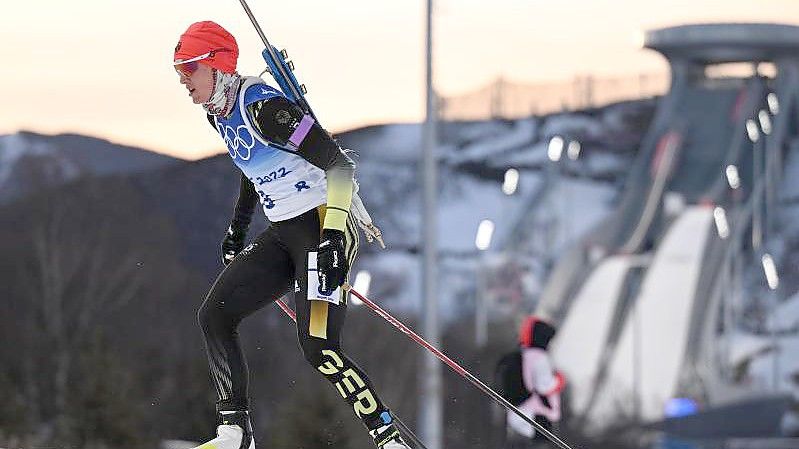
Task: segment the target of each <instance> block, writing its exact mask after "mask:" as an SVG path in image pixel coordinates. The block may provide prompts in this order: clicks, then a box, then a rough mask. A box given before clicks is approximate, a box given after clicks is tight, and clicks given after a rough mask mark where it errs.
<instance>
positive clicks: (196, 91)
mask: <svg viewBox="0 0 799 449" xmlns="http://www.w3.org/2000/svg"><path fill="white" fill-rule="evenodd" d="M213 70H214V69H213V68H211V66H209V65H206V64H203V63H202V62H201V63H199V64H197V70H195V71H194V72H193V73H192V74H191V75H188V76H187V75H186V74H185V73H180V72H178V73H179V74H180V84H183V85H184V86H186V89H187V90H188V91H189V96H191V100H192V101H193V102H194V104H202V103H205V102H207V101H208V100H210V99H211V93H212V92H213V90H214V75H213Z"/></svg>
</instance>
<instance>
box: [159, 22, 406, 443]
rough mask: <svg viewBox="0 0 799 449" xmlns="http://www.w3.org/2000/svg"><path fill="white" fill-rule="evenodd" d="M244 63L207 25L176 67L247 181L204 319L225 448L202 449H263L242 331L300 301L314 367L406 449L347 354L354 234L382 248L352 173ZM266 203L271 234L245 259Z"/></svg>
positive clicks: (300, 322) (186, 36)
mask: <svg viewBox="0 0 799 449" xmlns="http://www.w3.org/2000/svg"><path fill="white" fill-rule="evenodd" d="M237 58H238V46H237V44H236V40H235V39H234V37H233V36H232V35H231V34H230V33H229V32H228V31H226V30H225V29H224V28H222V27H221V26H219V25H218V24H216V23H214V22H210V21H206V22H198V23H195V24H192V25H191V26H189V28H188V29H187V30H186V32H185V33H183V34H182V35H181V36H180V40H179V42H178V44H177V47H176V48H175V53H174V61H173V64H174V67H175V69H176V70H177V72H178V75H179V80H180V83H181V84H182V85H183V86H184V87H185V88H186V90H187V91H188V95H189V96H190V97H191V99H192V101H193V102H194V103H195V104H198V105H202V107H203V109H204V110H205V112H206V118H207V120H208V122H209V123H210V125H211V126H212V127H213V129H214V130H215V131H216V132H218V133H219V135H220V136H221V137H222V139H223V140H224V142H225V145H226V147H227V149H228V152H229V153H230V156H231V158H232V159H233V163H234V164H235V166H236V167H237V168H238V169H239V170H241V172H242V174H241V185H240V190H239V197H238V200H237V202H236V205H235V210H234V214H233V217H232V219H231V222H230V226H229V228H228V230H227V233H226V234H225V237H224V239H223V241H222V244H221V246H222V262H223V264H224V265H225V268H224V270H223V271H222V273H221V274H220V275H219V277H218V278H217V280H216V282H215V283H214V285H213V286H212V287H211V290H210V291H209V292H208V295H207V296H206V298H205V302H204V303H203V305H202V307H201V308H200V310H199V314H198V318H199V322H200V325H201V327H202V330H203V334H204V336H205V343H206V349H207V354H208V360H209V364H210V367H211V377H212V379H213V384H214V387H215V389H216V392H217V396H218V401H217V403H216V410H217V428H216V438H214V439H212V440H211V441H209V442H208V443H205V444H203V445H201V446H200V447H199V448H198V449H254V448H255V440H254V438H253V429H252V423H251V420H250V416H249V398H248V391H247V389H248V371H247V365H246V362H245V359H244V354H243V352H242V349H241V346H240V343H239V339H238V331H237V329H238V325H239V323H240V322H241V321H242V319H244V318H245V317H247V316H248V315H250V314H252V313H253V312H255V311H257V310H259V309H261V308H262V307H264V306H266V305H267V304H270V303H272V302H274V301H275V300H277V299H278V298H280V297H281V296H283V295H285V294H290V293H292V292H293V293H294V302H295V309H296V314H297V337H298V339H299V342H300V346H301V348H302V351H303V353H304V355H305V358H306V359H307V361H308V363H310V364H311V366H312V367H313V368H314V369H316V370H317V371H318V372H319V373H320V374H321V375H322V376H323V377H324V378H325V379H327V380H328V381H330V383H331V384H332V385H333V386H334V387H335V388H336V390H337V392H338V393H339V394H340V396H341V397H342V399H344V401H346V402H347V403H348V404H349V406H350V407H352V408H353V410H354V412H355V414H356V416H357V417H358V418H360V419H361V421H362V422H363V424H364V425H365V426H366V428H367V429H368V431H369V434H370V435H371V436H372V438H373V439H374V442H375V444H376V446H377V447H378V448H380V449H408V446H407V445H406V444H405V443H404V442H403V440H402V438H401V437H400V434H399V432H398V431H397V428H396V427H395V425H394V423H393V417H392V414H391V412H390V411H389V410H388V409H387V408H386V406H385V405H384V404H383V402H382V401H381V400H380V398H379V397H378V395H377V393H376V392H375V389H374V387H373V386H372V384H371V382H370V381H369V378H368V377H367V376H366V374H365V373H364V372H363V371H362V370H361V369H360V368H359V367H358V366H357V365H355V363H353V362H352V361H351V360H350V359H349V358H348V357H347V355H346V354H345V353H344V352H343V351H342V349H341V341H340V340H341V332H342V328H343V327H344V320H345V317H346V310H347V303H346V301H347V297H346V292H344V290H343V289H342V288H341V285H342V284H343V283H344V282H346V280H347V277H348V273H349V269H350V267H351V266H352V263H353V262H354V260H355V256H356V254H357V251H358V231H357V227H356V226H361V227H362V228H364V229H365V232H367V237H372V238H377V239H378V240H380V235H379V231H378V230H377V229H376V228H374V227H373V226H372V225H371V219H369V217H368V214H367V213H366V211H365V209H363V207H362V203H360V200H359V199H358V198H357V195H355V194H354V193H353V192H354V190H355V181H354V172H355V164H354V163H353V161H352V160H351V159H350V158H349V157H348V155H347V154H346V153H345V152H344V151H343V150H342V149H341V148H340V147H339V146H338V144H337V143H336V142H335V141H334V140H333V138H332V137H331V136H330V134H328V133H327V131H325V130H324V129H323V128H322V127H321V126H320V125H319V124H318V123H316V121H315V120H314V118H313V117H312V116H310V115H309V114H306V113H305V112H304V111H303V110H302V109H300V108H299V107H298V106H297V105H295V104H294V103H292V102H291V101H290V100H288V99H287V98H286V97H285V96H284V95H283V94H282V93H281V92H280V91H279V90H277V89H275V88H273V87H271V86H269V85H267V84H266V83H264V81H263V80H262V79H261V78H259V77H246V76H241V75H239V74H238V73H237V72H236V63H237ZM258 201H260V203H261V205H262V208H263V211H264V214H265V215H266V217H267V219H268V220H269V222H270V224H269V227H268V228H267V229H266V230H265V231H264V232H263V233H261V234H260V235H258V236H257V237H256V238H255V239H254V240H253V242H252V243H250V244H249V245H248V246H246V247H245V239H246V236H247V231H248V228H249V225H250V221H251V218H252V214H253V211H254V209H255V205H256V203H257V202H258ZM351 208H352V210H351ZM369 230H371V231H372V234H369ZM381 243H382V242H381ZM279 344H283V343H282V342H281V343H279Z"/></svg>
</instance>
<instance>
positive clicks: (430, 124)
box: [419, 0, 443, 449]
mask: <svg viewBox="0 0 799 449" xmlns="http://www.w3.org/2000/svg"><path fill="white" fill-rule="evenodd" d="M426 33H427V37H426V41H427V57H426V72H427V89H426V95H427V114H426V118H425V123H424V133H423V141H422V153H423V154H422V163H423V164H422V165H423V183H422V184H423V190H424V198H423V201H422V203H423V206H422V207H423V211H422V227H423V229H424V231H423V237H424V238H423V241H424V258H423V263H422V270H423V273H422V279H423V285H424V287H423V289H424V295H423V298H424V316H423V317H424V318H423V319H424V321H423V329H424V335H425V338H427V340H428V341H429V342H430V344H431V345H433V346H435V347H437V348H440V347H441V341H440V340H441V339H440V337H439V328H438V269H437V268H438V246H437V245H438V239H437V236H436V234H437V227H438V211H437V210H436V197H437V180H436V172H437V163H438V161H437V157H436V146H437V145H436V140H437V139H436V93H435V90H434V89H433V0H427V30H426ZM422 375H423V378H422V379H421V381H422V382H421V384H422V398H421V401H420V407H421V410H420V413H419V417H420V420H421V423H420V428H421V429H422V439H423V440H425V441H426V442H427V447H428V448H430V449H442V446H443V445H442V441H443V431H442V428H443V409H442V406H443V401H442V390H443V389H442V385H441V384H442V382H441V365H440V364H439V362H438V360H437V359H436V357H435V356H434V355H432V354H426V355H425V359H424V367H423V370H422Z"/></svg>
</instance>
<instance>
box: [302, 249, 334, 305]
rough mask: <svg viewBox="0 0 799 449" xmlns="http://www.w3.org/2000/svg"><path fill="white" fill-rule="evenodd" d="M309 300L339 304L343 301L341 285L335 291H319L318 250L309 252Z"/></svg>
mask: <svg viewBox="0 0 799 449" xmlns="http://www.w3.org/2000/svg"><path fill="white" fill-rule="evenodd" d="M308 300H309V301H327V302H329V303H332V304H335V305H339V304H340V303H341V287H337V288H336V289H335V290H333V293H331V294H329V295H324V294H322V293H321V292H320V291H319V273H318V270H317V269H316V251H309V252H308Z"/></svg>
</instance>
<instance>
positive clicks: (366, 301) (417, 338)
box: [342, 282, 572, 449]
mask: <svg viewBox="0 0 799 449" xmlns="http://www.w3.org/2000/svg"><path fill="white" fill-rule="evenodd" d="M342 288H343V289H344V290H346V291H348V292H350V293H351V294H353V295H355V296H356V297H357V298H358V299H360V300H361V301H363V303H364V304H366V306H367V307H369V308H370V309H372V311H373V312H375V313H376V314H378V315H379V316H380V317H381V318H383V319H384V320H386V321H388V322H389V323H391V324H392V325H393V326H394V327H396V328H397V329H398V330H399V331H400V332H402V333H403V334H405V335H407V336H408V337H409V338H410V339H411V340H413V341H415V342H416V343H418V344H419V345H421V346H423V347H424V348H425V349H427V350H428V351H430V352H432V353H433V355H435V356H436V357H438V359H439V360H441V361H442V362H444V363H445V364H446V365H447V366H449V367H450V368H452V370H453V371H455V372H456V373H458V374H459V375H460V376H461V377H463V378H464V379H466V380H468V381H469V382H470V383H471V384H472V385H474V386H475V387H477V388H478V389H479V390H480V391H482V392H483V393H485V394H486V395H488V396H489V397H490V398H491V399H493V400H494V401H495V402H497V403H498V404H499V405H501V406H503V407H505V409H507V410H509V411H512V412H513V413H515V414H517V415H519V417H520V418H522V419H523V420H525V421H527V423H529V424H530V425H531V426H533V428H535V430H537V431H539V432H541V433H542V434H543V435H544V436H545V437H546V438H547V439H548V440H549V441H551V442H553V443H555V444H556V445H557V446H558V447H559V448H560V449H572V448H571V447H570V446H569V445H568V444H566V443H565V442H563V440H561V439H560V438H558V436H557V435H555V434H553V433H552V432H550V431H549V430H547V429H546V428H544V426H542V425H541V424H539V423H537V422H535V420H533V419H531V418H530V417H528V416H527V415H525V414H524V413H522V411H521V410H519V409H518V408H517V407H516V406H514V405H513V404H511V403H510V402H508V401H507V400H506V399H505V398H503V397H502V396H501V395H500V394H499V393H497V392H496V391H494V390H493V389H492V388H491V387H489V386H488V385H486V384H484V383H483V382H482V381H481V380H480V379H478V378H477V377H475V376H473V375H472V374H471V373H470V372H469V371H466V369H464V368H463V367H462V366H460V365H459V364H457V363H455V361H453V360H452V359H451V358H449V357H447V355H446V354H444V353H443V352H441V351H439V350H438V349H436V348H435V347H434V346H433V345H431V344H430V343H428V342H427V341H425V339H424V338H422V337H420V336H419V335H418V334H417V333H416V332H414V331H413V330H411V329H410V328H409V327H408V326H406V325H404V324H402V323H401V322H400V321H399V320H397V319H396V318H394V317H393V316H391V315H390V314H389V313H388V312H386V311H385V310H383V309H382V308H381V307H380V306H378V305H377V304H375V303H373V302H372V301H371V300H370V299H369V298H367V297H366V296H363V295H362V294H360V293H358V292H357V291H356V290H355V289H353V288H352V286H350V285H349V284H348V283H346V282H345V283H344V285H343V286H342Z"/></svg>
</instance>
